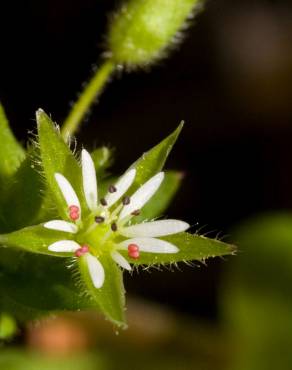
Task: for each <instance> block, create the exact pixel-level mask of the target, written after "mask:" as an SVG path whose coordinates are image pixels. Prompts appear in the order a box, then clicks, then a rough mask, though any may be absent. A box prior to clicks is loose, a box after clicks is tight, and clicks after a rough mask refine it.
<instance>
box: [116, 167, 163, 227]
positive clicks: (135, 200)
mask: <svg viewBox="0 0 292 370" xmlns="http://www.w3.org/2000/svg"><path fill="white" fill-rule="evenodd" d="M163 179H164V173H163V172H159V173H158V174H157V175H155V176H153V177H151V179H150V180H148V181H147V182H146V183H145V184H144V185H142V186H141V187H140V188H139V189H138V190H137V191H136V192H135V193H134V194H133V195H132V197H131V201H130V204H128V205H126V206H124V208H123V209H122V212H121V213H120V217H119V219H120V220H121V219H123V218H124V217H126V216H128V215H130V214H131V213H132V212H134V211H136V210H137V209H141V208H142V207H143V206H144V204H145V203H147V202H148V200H149V199H150V198H151V197H152V196H153V195H154V193H155V192H156V191H157V190H158V188H159V186H160V185H161V183H162V181H163Z"/></svg>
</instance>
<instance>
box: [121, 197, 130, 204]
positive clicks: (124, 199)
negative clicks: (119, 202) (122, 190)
mask: <svg viewBox="0 0 292 370" xmlns="http://www.w3.org/2000/svg"><path fill="white" fill-rule="evenodd" d="M128 204H130V197H124V198H123V205H124V206H126V205H128Z"/></svg>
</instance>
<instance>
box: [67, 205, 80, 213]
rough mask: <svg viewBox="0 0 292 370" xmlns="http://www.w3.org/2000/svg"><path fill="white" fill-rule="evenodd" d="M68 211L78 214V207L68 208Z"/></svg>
mask: <svg viewBox="0 0 292 370" xmlns="http://www.w3.org/2000/svg"><path fill="white" fill-rule="evenodd" d="M69 211H70V212H79V207H78V206H74V205H73V206H70V207H69Z"/></svg>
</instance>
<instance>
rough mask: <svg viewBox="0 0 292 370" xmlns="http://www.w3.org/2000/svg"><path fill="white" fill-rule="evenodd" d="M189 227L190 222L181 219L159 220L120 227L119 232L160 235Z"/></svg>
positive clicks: (125, 234)
mask: <svg viewBox="0 0 292 370" xmlns="http://www.w3.org/2000/svg"><path fill="white" fill-rule="evenodd" d="M189 227H190V225H189V224H187V223H186V222H183V221H179V220H159V221H152V222H144V223H142V224H137V225H132V226H128V227H125V228H122V229H120V230H119V232H120V234H122V235H124V236H127V237H145V236H146V237H148V236H149V237H158V236H165V235H171V234H177V233H180V232H182V231H185V230H187V229H188V228H189Z"/></svg>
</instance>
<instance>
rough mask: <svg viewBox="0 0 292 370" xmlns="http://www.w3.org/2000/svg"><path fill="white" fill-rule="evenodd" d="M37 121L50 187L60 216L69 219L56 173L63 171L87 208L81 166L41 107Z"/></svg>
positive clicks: (44, 166) (43, 160)
mask: <svg viewBox="0 0 292 370" xmlns="http://www.w3.org/2000/svg"><path fill="white" fill-rule="evenodd" d="M37 123H38V134H39V145H40V152H41V160H42V165H43V169H44V174H45V177H46V180H47V184H48V188H49V190H50V191H51V193H52V197H53V199H54V200H55V203H56V207H57V209H58V211H59V214H60V216H61V217H62V218H63V219H69V216H68V207H67V204H66V202H65V200H64V198H63V195H62V193H61V191H60V189H59V187H58V184H57V182H56V180H55V174H56V173H61V174H62V175H63V176H65V177H66V178H67V180H68V181H69V182H70V183H71V185H72V186H73V189H74V190H75V192H76V194H77V196H78V198H79V201H80V203H81V206H82V209H83V210H86V209H87V207H86V202H85V199H84V194H83V187H82V176H81V168H80V166H79V164H78V162H77V160H76V158H75V157H74V155H73V154H72V152H71V150H70V149H69V147H68V146H67V145H66V144H65V142H64V140H63V139H62V137H61V135H60V133H59V131H58V130H57V128H56V126H55V125H54V123H53V122H52V121H51V119H50V118H49V117H48V116H47V115H46V114H45V113H44V112H43V111H42V110H41V109H39V110H38V111H37Z"/></svg>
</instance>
